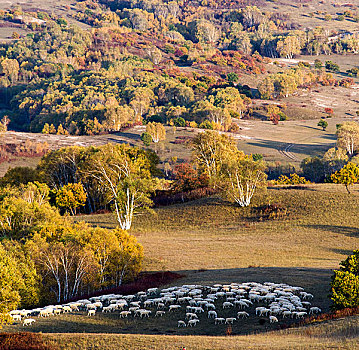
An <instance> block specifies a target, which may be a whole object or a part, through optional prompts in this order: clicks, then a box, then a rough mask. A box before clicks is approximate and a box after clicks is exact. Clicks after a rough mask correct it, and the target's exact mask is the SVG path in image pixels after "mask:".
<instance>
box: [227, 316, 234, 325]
mask: <svg viewBox="0 0 359 350" xmlns="http://www.w3.org/2000/svg"><path fill="white" fill-rule="evenodd" d="M234 321H237V319H236V318H235V317H227V318H226V322H225V324H233V323H234Z"/></svg>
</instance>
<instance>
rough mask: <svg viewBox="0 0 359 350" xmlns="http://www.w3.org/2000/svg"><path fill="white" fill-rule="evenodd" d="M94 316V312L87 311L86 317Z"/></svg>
mask: <svg viewBox="0 0 359 350" xmlns="http://www.w3.org/2000/svg"><path fill="white" fill-rule="evenodd" d="M95 314H96V310H88V311H87V316H95Z"/></svg>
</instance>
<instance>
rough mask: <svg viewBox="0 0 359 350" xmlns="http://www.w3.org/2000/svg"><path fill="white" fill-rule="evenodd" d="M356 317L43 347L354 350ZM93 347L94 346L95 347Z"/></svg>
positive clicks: (91, 338) (87, 338) (90, 338)
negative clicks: (239, 331)
mask: <svg viewBox="0 0 359 350" xmlns="http://www.w3.org/2000/svg"><path fill="white" fill-rule="evenodd" d="M358 325H359V318H358V317H350V318H347V319H341V320H336V321H331V322H326V323H324V324H320V325H312V326H307V327H305V328H301V329H290V330H286V331H279V332H269V333H264V334H257V335H248V336H230V337H228V336H227V337H223V336H222V337H206V336H178V335H176V336H168V335H133V334H131V335H125V334H58V333H54V334H44V335H43V338H44V340H45V343H47V344H51V345H55V346H57V347H58V348H59V349H74V350H75V349H76V350H77V349H79V350H80V349H81V350H82V349H108V350H110V349H116V350H117V349H118V350H127V349H136V350H145V349H146V350H147V349H151V350H178V349H182V348H183V347H184V346H185V347H186V349H202V350H223V349H227V350H229V349H267V350H271V349H302V350H304V349H308V350H309V349H313V350H314V349H318V350H319V349H356V348H357V347H358V340H357V336H358ZM94 344H96V345H94Z"/></svg>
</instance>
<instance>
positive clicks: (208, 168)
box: [191, 131, 238, 184]
mask: <svg viewBox="0 0 359 350" xmlns="http://www.w3.org/2000/svg"><path fill="white" fill-rule="evenodd" d="M191 145H192V148H193V158H194V161H195V163H196V164H197V166H198V168H199V170H200V171H201V172H202V173H204V174H206V175H207V176H208V178H209V179H210V182H211V183H212V184H215V183H216V181H217V180H218V178H219V176H220V174H221V171H222V169H223V165H224V164H226V162H227V159H228V158H231V157H232V156H233V155H234V154H236V152H237V151H238V150H237V146H236V143H235V141H234V139H233V138H231V137H229V136H227V135H224V134H219V133H218V132H216V131H206V132H203V133H199V134H197V136H196V137H194V138H193V140H192V142H191Z"/></svg>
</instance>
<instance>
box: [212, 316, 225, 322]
mask: <svg viewBox="0 0 359 350" xmlns="http://www.w3.org/2000/svg"><path fill="white" fill-rule="evenodd" d="M224 321H225V319H224V318H222V317H216V318H215V319H214V324H223V323H224Z"/></svg>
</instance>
